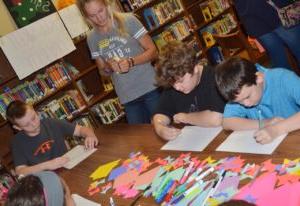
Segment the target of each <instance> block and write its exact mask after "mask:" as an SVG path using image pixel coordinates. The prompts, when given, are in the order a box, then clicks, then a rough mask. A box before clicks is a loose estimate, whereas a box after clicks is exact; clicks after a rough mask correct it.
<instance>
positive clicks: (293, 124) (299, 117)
mask: <svg viewBox="0 0 300 206" xmlns="http://www.w3.org/2000/svg"><path fill="white" fill-rule="evenodd" d="M277 120H278V121H277V122H274V124H272V125H269V126H267V127H264V128H263V129H261V130H259V131H257V132H256V133H255V138H256V141H257V142H259V143H261V144H266V143H270V142H272V141H273V140H274V139H275V138H276V137H279V136H280V135H283V134H288V133H289V132H292V131H295V130H298V129H300V124H299V122H300V112H298V113H296V114H294V115H293V116H291V117H289V118H287V119H282V118H281V119H279V118H278V119H277Z"/></svg>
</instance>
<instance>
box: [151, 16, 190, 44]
mask: <svg viewBox="0 0 300 206" xmlns="http://www.w3.org/2000/svg"><path fill="white" fill-rule="evenodd" d="M189 35H190V27H189V26H188V25H187V23H186V21H185V20H183V19H181V20H178V21H176V22H174V23H173V24H171V25H169V26H167V27H165V28H164V31H163V32H161V33H160V34H158V35H156V36H154V37H153V41H154V43H155V44H156V46H157V48H158V49H159V50H160V49H161V48H162V47H163V46H164V45H166V44H167V42H170V41H174V40H178V41H181V40H183V39H184V38H186V37H187V36H189Z"/></svg>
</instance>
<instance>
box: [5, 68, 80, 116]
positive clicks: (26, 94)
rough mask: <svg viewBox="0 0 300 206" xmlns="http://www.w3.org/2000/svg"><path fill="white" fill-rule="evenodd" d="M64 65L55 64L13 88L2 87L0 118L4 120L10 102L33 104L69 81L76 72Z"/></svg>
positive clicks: (74, 69)
mask: <svg viewBox="0 0 300 206" xmlns="http://www.w3.org/2000/svg"><path fill="white" fill-rule="evenodd" d="M65 65H66V64H65V63H62V62H60V63H56V64H54V65H51V66H49V67H47V68H46V70H45V72H44V73H40V74H37V75H36V76H35V78H34V79H33V80H32V81H23V82H22V83H21V84H19V85H17V86H15V87H14V88H10V87H8V86H6V87H4V93H2V94H0V114H1V116H2V117H3V118H4V119H5V118H6V115H5V111H6V108H7V106H8V105H9V103H10V102H12V101H14V100H21V101H23V102H26V103H29V104H34V103H36V102H38V101H39V100H41V99H42V98H44V97H46V96H48V95H50V94H51V93H52V92H54V91H55V90H57V89H59V88H60V87H62V86H64V85H65V84H67V83H68V82H69V81H71V77H72V76H74V75H76V74H77V73H78V70H77V69H76V68H75V67H73V66H72V68H71V67H70V64H67V65H69V66H65Z"/></svg>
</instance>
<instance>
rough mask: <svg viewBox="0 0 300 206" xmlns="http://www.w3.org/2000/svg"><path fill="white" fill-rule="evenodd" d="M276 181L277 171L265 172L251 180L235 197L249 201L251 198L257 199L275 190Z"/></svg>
mask: <svg viewBox="0 0 300 206" xmlns="http://www.w3.org/2000/svg"><path fill="white" fill-rule="evenodd" d="M275 183H276V173H275V172H273V173H264V174H262V175H261V176H260V177H258V178H256V179H255V180H254V182H250V183H248V184H247V185H245V186H244V187H242V188H241V189H240V190H239V191H238V193H237V194H236V195H235V196H234V197H233V199H242V200H246V201H248V202H249V200H250V199H252V200H254V202H252V203H255V200H256V199H257V198H259V197H261V196H263V195H265V194H267V193H269V192H272V191H273V190H274V187H275Z"/></svg>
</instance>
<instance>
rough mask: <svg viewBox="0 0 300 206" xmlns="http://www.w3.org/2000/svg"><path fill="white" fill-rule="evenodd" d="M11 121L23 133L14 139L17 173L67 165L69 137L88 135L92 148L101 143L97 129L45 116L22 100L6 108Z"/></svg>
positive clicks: (87, 143)
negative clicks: (97, 135)
mask: <svg viewBox="0 0 300 206" xmlns="http://www.w3.org/2000/svg"><path fill="white" fill-rule="evenodd" d="M6 116H7V119H8V121H9V122H10V123H11V124H12V126H13V128H15V129H16V130H18V131H19V132H18V133H17V134H16V135H15V137H14V138H13V139H12V154H13V160H14V164H15V170H16V173H17V174H23V175H26V174H30V173H36V172H40V171H43V170H55V169H58V168H60V167H62V166H64V165H65V164H66V163H67V162H68V158H67V157H64V156H63V155H64V154H65V152H66V151H67V148H66V145H65V142H64V137H65V136H71V135H72V136H73V135H75V136H82V137H85V142H84V143H85V146H86V147H87V148H88V149H91V148H94V146H96V145H97V144H98V139H97V137H96V136H95V134H94V132H93V130H91V129H90V128H87V127H82V126H79V125H74V124H71V123H69V122H67V121H64V120H56V119H50V118H49V119H42V120H40V118H39V116H38V114H37V113H36V111H35V110H34V109H33V107H32V106H30V105H27V104H26V103H24V102H21V101H14V102H12V103H10V104H9V105H8V107H7V110H6Z"/></svg>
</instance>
